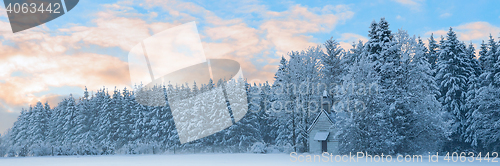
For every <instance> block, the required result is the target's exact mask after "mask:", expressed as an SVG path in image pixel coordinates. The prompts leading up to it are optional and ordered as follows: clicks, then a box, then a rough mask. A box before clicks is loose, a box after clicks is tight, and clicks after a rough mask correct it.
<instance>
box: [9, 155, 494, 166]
mask: <svg viewBox="0 0 500 166" xmlns="http://www.w3.org/2000/svg"><path fill="white" fill-rule="evenodd" d="M301 159H304V158H301ZM323 159H324V158H323ZM291 160H295V158H293V157H290V155H289V154H181V155H112V156H65V157H24V158H0V166H115V165H116V166H170V165H172V166H197V165H200V166H208V165H215V166H247V165H248V166H250V165H252V166H266V165H270V166H289V165H292V166H293V165H314V166H316V165H317V166H323V165H329V166H331V165H350V166H352V165H370V166H377V165H381V166H382V165H422V166H424V165H471V166H472V165H478V166H483V165H484V166H486V165H495V166H498V165H499V163H498V162H496V163H492V162H484V161H482V162H478V161H474V162H451V161H450V162H446V161H445V160H443V157H440V158H439V162H438V163H429V162H428V158H427V157H426V156H424V158H423V162H395V160H396V159H393V162H391V163H387V162H378V163H377V162H368V163H367V162H366V161H365V159H359V162H335V161H334V162H318V160H316V162H309V163H308V162H292V161H291ZM497 161H498V159H497Z"/></svg>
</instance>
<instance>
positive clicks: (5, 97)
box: [0, 0, 366, 131]
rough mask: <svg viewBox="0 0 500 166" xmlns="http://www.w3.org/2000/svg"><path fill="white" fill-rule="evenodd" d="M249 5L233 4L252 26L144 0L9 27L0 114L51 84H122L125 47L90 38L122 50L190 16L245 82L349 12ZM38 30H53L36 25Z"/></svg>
mask: <svg viewBox="0 0 500 166" xmlns="http://www.w3.org/2000/svg"><path fill="white" fill-rule="evenodd" d="M253 5H254V6H257V7H259V8H258V10H254V9H250V8H245V10H243V11H241V12H243V13H245V12H246V13H257V16H256V17H259V19H260V21H256V22H252V24H253V25H254V26H249V25H248V24H247V23H246V22H245V21H247V20H243V19H242V18H229V19H224V18H221V17H219V16H217V15H216V14H215V13H214V12H212V11H209V10H207V9H205V8H203V7H201V6H199V5H197V4H195V3H191V2H179V1H163V0H147V1H146V2H136V1H120V2H118V3H115V4H108V5H103V8H104V11H99V12H96V14H93V15H90V17H93V18H94V19H93V20H91V21H90V23H89V24H87V25H69V26H65V28H61V29H53V30H50V29H48V28H47V27H46V26H40V27H36V28H33V29H31V30H30V31H26V32H20V33H16V34H12V33H2V34H0V35H1V36H0V55H2V56H0V103H3V105H2V106H3V107H2V108H0V114H6V113H18V112H19V111H20V108H22V107H24V108H26V107H27V106H29V105H30V104H31V105H33V104H35V103H36V102H37V101H42V102H44V101H49V104H51V105H52V106H55V105H56V104H57V103H58V102H59V101H60V100H61V98H63V97H65V96H66V95H67V94H58V93H54V92H53V91H52V89H53V88H54V87H79V88H80V89H82V91H83V88H84V86H87V87H88V89H89V91H91V90H97V89H99V88H101V87H102V86H106V87H111V88H112V87H114V86H117V87H119V88H121V87H124V86H125V87H126V86H129V83H130V78H129V71H128V63H127V62H126V61H124V60H121V59H120V58H119V57H120V56H126V55H119V54H120V52H118V53H116V52H112V53H109V54H106V53H99V52H97V53H96V52H92V51H89V50H87V49H85V48H87V47H88V46H98V47H102V48H119V49H121V50H123V51H124V52H128V51H130V49H131V48H132V47H133V46H135V45H136V44H137V43H139V42H140V41H142V40H143V39H145V38H148V37H150V36H151V35H154V34H156V33H159V32H161V31H163V30H166V29H168V28H171V27H174V26H177V25H180V24H183V23H187V22H190V21H197V22H198V23H201V24H199V25H203V26H201V27H198V30H199V32H200V35H201V37H202V41H203V42H202V45H203V49H204V51H205V55H206V57H208V58H229V59H233V60H236V61H238V62H240V64H241V66H242V68H243V73H244V75H245V77H246V78H248V80H249V81H250V82H253V81H255V82H265V81H271V82H272V79H273V75H274V72H275V71H276V67H277V63H278V62H279V60H280V57H281V56H282V55H287V53H288V52H290V51H292V50H303V49H305V48H307V47H309V46H316V45H318V44H321V43H315V42H314V41H316V39H315V38H314V37H313V35H312V34H314V33H328V32H331V31H332V30H333V29H334V28H335V26H336V25H338V24H342V23H343V22H345V21H346V20H348V19H350V18H352V16H353V15H354V13H353V12H352V11H350V9H349V7H348V6H345V5H336V6H332V5H327V6H324V7H322V8H308V7H305V6H300V5H293V6H291V7H290V8H288V9H287V10H285V11H281V12H275V11H269V10H267V7H266V6H264V5H260V4H258V3H253ZM132 6H136V7H137V6H139V8H140V7H142V8H144V9H146V10H148V13H147V14H141V13H140V12H138V11H136V8H133V7H132ZM158 9H161V10H160V11H158ZM0 10H1V9H0ZM149 10H152V11H149ZM153 11H154V12H153ZM0 13H1V11H0ZM159 16H161V17H162V18H161V19H160V18H158V17H159ZM0 31H11V30H10V26H9V24H8V23H7V22H3V21H0ZM46 31H52V32H54V31H56V32H57V33H52V34H49V33H43V32H46ZM360 38H361V39H363V37H362V36H359V35H358V36H357V35H356V34H349V33H347V34H343V35H342V38H341V40H343V41H344V42H350V41H355V40H356V41H357V40H358V39H360ZM364 39H366V38H364ZM12 73H22V74H20V75H16V74H14V75H13V74H12ZM2 116H3V115H2ZM9 116H10V115H9ZM16 116H17V115H16ZM2 121H3V120H2ZM11 121H12V120H11ZM11 121H8V122H9V123H10V122H11ZM5 122H7V121H5ZM3 125H5V124H0V131H2V129H3V128H5V127H4V126H3Z"/></svg>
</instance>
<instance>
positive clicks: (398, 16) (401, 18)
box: [396, 15, 406, 20]
mask: <svg viewBox="0 0 500 166" xmlns="http://www.w3.org/2000/svg"><path fill="white" fill-rule="evenodd" d="M396 19H398V20H406V19H405V18H404V17H401V16H400V15H397V16H396Z"/></svg>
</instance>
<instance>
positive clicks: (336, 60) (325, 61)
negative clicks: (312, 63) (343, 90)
mask: <svg viewBox="0 0 500 166" xmlns="http://www.w3.org/2000/svg"><path fill="white" fill-rule="evenodd" d="M324 46H325V48H326V54H321V56H320V59H321V61H320V64H321V65H322V68H321V77H322V79H323V80H322V83H324V84H325V85H326V87H324V88H326V89H323V90H327V89H331V88H334V87H332V86H330V85H333V86H334V85H338V84H340V80H341V79H340V76H341V75H342V74H344V72H345V71H344V70H343V69H344V68H343V66H342V61H341V58H342V57H343V54H344V49H342V47H340V45H339V43H338V42H336V41H335V40H333V38H330V39H329V40H327V41H326V42H325V43H324ZM323 90H321V91H323Z"/></svg>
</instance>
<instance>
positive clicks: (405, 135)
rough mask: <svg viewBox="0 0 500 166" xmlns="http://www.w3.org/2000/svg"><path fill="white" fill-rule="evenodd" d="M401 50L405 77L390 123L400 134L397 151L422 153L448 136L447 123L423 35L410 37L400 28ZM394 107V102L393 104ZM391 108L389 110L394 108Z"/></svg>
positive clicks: (435, 149) (396, 133)
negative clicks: (443, 117)
mask: <svg viewBox="0 0 500 166" xmlns="http://www.w3.org/2000/svg"><path fill="white" fill-rule="evenodd" d="M395 38H396V39H397V40H398V45H399V47H400V52H401V64H402V67H401V70H402V71H403V72H402V73H401V75H402V77H400V78H401V79H402V80H401V81H402V83H401V85H400V86H401V89H400V90H402V91H401V92H400V94H401V97H400V98H398V100H399V101H398V102H397V104H395V106H396V107H400V108H403V109H400V110H398V111H396V112H392V115H393V116H391V118H390V119H391V120H390V122H391V123H392V124H391V126H393V127H395V128H394V129H392V131H396V132H395V133H394V134H395V136H396V137H397V138H399V139H397V140H396V141H395V146H396V147H395V153H399V154H422V153H425V152H432V151H434V152H435V151H438V150H439V147H440V145H441V144H442V142H443V141H444V139H445V138H446V136H447V135H446V133H447V127H446V123H445V122H444V120H443V119H442V116H443V114H444V112H443V111H442V110H441V108H440V107H441V104H440V103H439V102H438V101H437V99H436V96H437V95H438V94H439V92H438V87H437V85H436V82H435V79H434V77H433V76H432V73H433V72H432V70H431V64H429V62H428V60H427V58H426V57H427V55H426V54H427V49H426V48H425V46H424V43H423V42H422V40H421V39H420V38H418V40H415V37H409V36H408V34H407V32H406V31H402V30H400V31H399V32H398V33H397V34H396V37H395ZM391 107H392V106H391ZM391 109H392V108H390V109H389V110H391Z"/></svg>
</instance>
